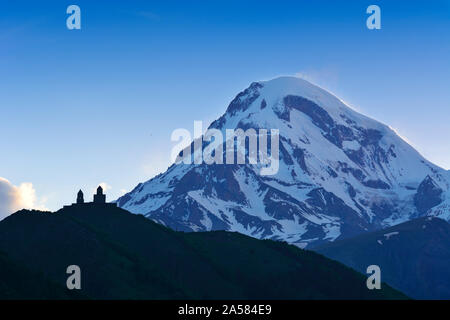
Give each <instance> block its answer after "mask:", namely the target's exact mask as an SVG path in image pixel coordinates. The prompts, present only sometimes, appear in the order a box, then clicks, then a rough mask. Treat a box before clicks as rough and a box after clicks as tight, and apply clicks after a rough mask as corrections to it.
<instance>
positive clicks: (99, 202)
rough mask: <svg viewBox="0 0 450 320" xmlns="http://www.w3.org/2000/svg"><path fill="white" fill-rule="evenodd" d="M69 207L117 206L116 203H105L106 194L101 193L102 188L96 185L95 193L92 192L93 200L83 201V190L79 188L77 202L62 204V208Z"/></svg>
mask: <svg viewBox="0 0 450 320" xmlns="http://www.w3.org/2000/svg"><path fill="white" fill-rule="evenodd" d="M71 207H117V204H116V203H106V194H104V193H103V188H102V187H101V186H98V188H97V193H96V194H94V201H93V202H84V194H83V191H81V190H80V191H78V194H77V202H76V203H74V204H72V205H70V206H64V208H71Z"/></svg>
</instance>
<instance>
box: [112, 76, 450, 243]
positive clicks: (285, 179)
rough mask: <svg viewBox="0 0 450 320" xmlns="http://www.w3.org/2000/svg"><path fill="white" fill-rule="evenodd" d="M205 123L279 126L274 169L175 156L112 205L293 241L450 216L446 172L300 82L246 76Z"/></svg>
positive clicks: (179, 223) (186, 226) (169, 220)
mask: <svg viewBox="0 0 450 320" xmlns="http://www.w3.org/2000/svg"><path fill="white" fill-rule="evenodd" d="M210 128H211V129H217V130H220V131H221V132H222V133H223V135H224V136H226V130H227V129H238V128H241V129H243V130H248V129H250V128H253V129H255V130H260V129H267V130H269V131H270V130H271V129H277V130H279V159H280V161H279V168H278V171H277V173H276V174H275V175H261V166H262V165H261V163H258V164H256V165H255V164H249V163H248V162H246V164H234V165H230V164H206V163H200V164H195V163H192V164H184V163H180V164H174V165H172V166H171V167H170V168H169V169H168V170H167V171H166V172H165V173H163V174H160V175H158V176H156V177H155V178H153V179H151V180H149V181H147V182H145V183H141V184H139V185H138V186H137V187H136V188H135V189H134V190H132V191H131V192H130V193H128V194H126V195H124V196H123V197H121V198H119V199H118V200H117V203H118V205H119V206H120V207H122V208H124V209H126V210H129V211H131V212H133V213H141V214H144V215H145V216H146V217H148V218H150V219H152V220H154V221H156V222H159V223H161V224H164V225H166V226H169V227H171V228H173V229H175V230H183V231H207V230H230V231H238V232H241V233H243V234H247V235H251V236H253V237H257V238H264V239H276V240H285V241H288V242H290V243H293V244H296V245H298V246H300V247H306V246H308V245H310V244H313V243H315V244H318V243H322V242H328V241H334V240H336V239H341V238H346V237H351V236H354V235H357V234H359V233H361V232H367V231H371V230H377V229H380V228H383V227H388V226H392V225H395V224H398V223H401V222H404V221H407V220H410V219H413V218H416V217H421V216H438V217H441V218H443V219H445V220H449V219H450V191H449V190H450V188H449V185H450V174H449V172H447V171H445V170H443V169H442V168H440V167H438V166H436V165H434V164H432V163H430V162H429V161H427V160H426V159H424V158H423V157H422V156H421V155H420V154H419V153H418V152H417V151H416V150H414V149H413V148H412V147H411V146H410V145H409V144H408V143H406V142H405V141H404V140H403V139H401V138H400V137H399V136H398V135H397V134H396V133H395V132H394V131H393V130H392V129H390V128H389V127H388V126H386V125H384V124H381V123H379V122H377V121H375V120H373V119H370V118H368V117H366V116H364V115H362V114H360V113H358V112H356V111H354V110H353V109H351V108H349V107H348V106H347V105H345V104H344V103H343V102H342V101H341V100H339V99H338V98H337V97H335V96H333V95H332V94H330V93H329V92H327V91H325V90H323V89H321V88H319V87H317V86H315V85H313V84H311V83H309V82H307V81H305V80H302V79H298V78H293V77H282V78H277V79H274V80H271V81H262V82H255V83H252V84H251V85H250V87H248V88H247V89H246V90H244V91H243V92H241V93H239V94H238V95H237V96H236V98H235V99H234V100H233V101H232V102H231V103H230V105H229V107H228V109H227V110H226V112H225V114H224V115H223V116H222V117H220V118H219V119H218V120H216V121H215V122H213V123H212V124H211V126H210ZM211 143H212V142H211ZM209 144H210V143H208V142H205V141H204V142H203V145H202V148H203V150H204V149H205V148H207V147H208V145H209ZM190 148H191V150H192V153H193V154H194V157H195V154H196V153H195V152H197V151H198V148H197V149H194V143H192V145H191V146H190Z"/></svg>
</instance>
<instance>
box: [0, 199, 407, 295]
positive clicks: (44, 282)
mask: <svg viewBox="0 0 450 320" xmlns="http://www.w3.org/2000/svg"><path fill="white" fill-rule="evenodd" d="M0 251H1V252H3V255H0V266H1V268H2V269H3V268H7V269H8V268H9V269H8V270H11V272H10V273H8V274H10V277H8V279H2V280H0V286H1V287H0V288H1V290H0V297H1V298H30V299H34V298H55V299H63V298H67V297H73V298H77V297H82V298H93V299H403V298H406V297H405V296H404V295H403V294H402V293H400V292H398V291H396V290H394V289H392V288H390V287H389V286H388V285H383V289H382V290H379V291H377V290H372V291H371V290H368V289H367V288H366V277H365V276H364V275H362V274H360V273H357V272H355V271H353V270H352V269H349V268H348V267H346V266H344V265H342V264H340V263H338V262H335V261H332V260H330V259H328V258H325V257H323V256H321V255H319V254H317V253H314V252H310V251H304V250H301V249H298V248H297V247H295V246H291V245H287V244H285V243H281V242H275V241H269V240H257V239H254V238H250V237H247V236H244V235H241V234H238V233H230V232H225V231H218V232H205V233H182V232H175V231H172V230H170V229H168V228H166V227H164V226H162V225H159V224H156V223H154V222H152V221H150V220H149V219H147V218H145V217H143V216H140V215H134V214H131V213H129V212H127V211H125V210H123V209H120V208H111V207H110V208H104V207H102V206H97V207H95V206H92V207H83V208H82V209H80V208H77V207H72V208H65V209H62V210H60V211H58V212H57V213H38V212H30V211H20V212H18V213H16V214H13V215H12V216H9V217H8V218H6V219H4V220H3V221H1V222H0ZM69 265H78V266H80V268H81V287H82V289H81V290H80V291H77V292H76V294H75V293H74V292H73V291H69V290H68V289H65V284H66V280H67V277H68V275H67V274H66V268H67V266H69ZM2 274H3V272H2ZM31 275H33V276H31ZM37 275H38V276H37ZM61 288H63V289H61Z"/></svg>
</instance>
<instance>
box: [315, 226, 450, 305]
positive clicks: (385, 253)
mask: <svg viewBox="0 0 450 320" xmlns="http://www.w3.org/2000/svg"><path fill="white" fill-rule="evenodd" d="M313 250H315V251H317V252H319V253H321V254H324V255H325V256H327V257H329V258H331V259H334V260H337V261H340V262H342V263H344V264H346V265H347V266H349V267H351V268H353V269H355V270H358V271H361V272H365V271H366V268H367V266H369V265H372V264H375V265H378V266H379V267H380V269H381V279H382V280H383V281H386V282H388V283H389V284H391V285H392V286H394V287H395V288H397V289H399V290H401V291H402V292H405V293H406V294H408V295H409V296H410V297H412V298H415V299H446V300H448V299H450V270H449V265H450V224H449V223H447V222H446V221H443V220H441V219H439V218H434V217H422V218H418V219H414V220H412V221H408V222H404V223H402V224H399V225H396V226H394V227H391V228H388V229H385V230H380V231H375V232H371V233H367V234H363V235H360V236H357V237H355V238H352V239H346V240H342V241H336V242H333V243H328V244H325V245H323V246H320V247H318V248H315V249H313Z"/></svg>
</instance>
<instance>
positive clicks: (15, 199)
mask: <svg viewBox="0 0 450 320" xmlns="http://www.w3.org/2000/svg"><path fill="white" fill-rule="evenodd" d="M37 202H38V201H37V196H36V190H35V189H34V187H33V184H32V183H30V182H25V183H22V184H20V185H19V186H15V185H13V184H12V183H11V182H9V181H8V180H7V179H5V178H2V177H0V220H2V219H4V218H6V217H7V216H9V215H10V214H12V213H14V212H16V211H18V210H21V209H39V210H45V207H44V206H43V205H42V204H38V203H37Z"/></svg>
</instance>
